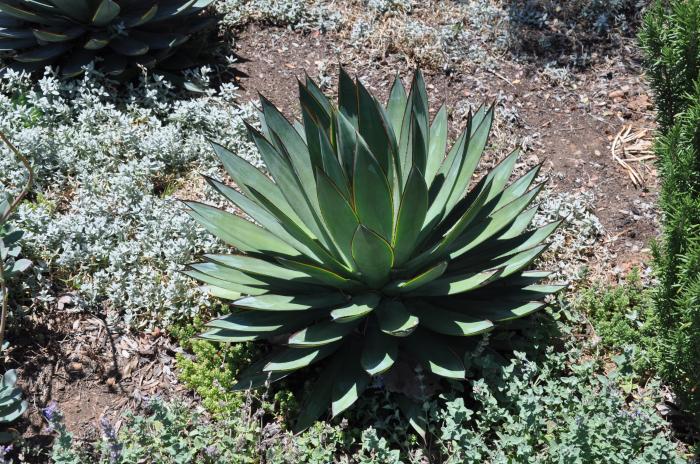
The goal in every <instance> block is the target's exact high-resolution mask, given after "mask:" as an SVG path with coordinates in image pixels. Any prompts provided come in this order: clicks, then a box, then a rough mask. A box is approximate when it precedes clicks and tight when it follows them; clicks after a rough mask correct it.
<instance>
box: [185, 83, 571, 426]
mask: <svg viewBox="0 0 700 464" xmlns="http://www.w3.org/2000/svg"><path fill="white" fill-rule="evenodd" d="M299 98H300V101H301V106H302V113H303V125H298V126H297V127H295V126H293V125H292V124H291V123H290V122H289V121H287V120H286V119H285V118H284V116H283V115H282V113H281V112H279V110H278V109H277V108H275V107H274V106H273V105H272V104H271V103H270V102H269V101H268V100H266V99H265V98H262V99H261V105H262V128H263V130H262V132H259V131H257V130H256V129H254V128H252V127H249V132H250V136H251V139H252V140H254V141H255V143H256V145H257V147H258V150H259V151H260V154H261V156H262V158H263V160H264V162H265V164H266V166H267V168H268V170H269V172H270V174H271V176H272V178H273V179H274V181H275V182H272V181H271V179H270V178H269V177H267V176H266V175H265V174H264V173H262V172H261V171H259V170H257V169H256V168H255V167H254V166H252V165H251V164H250V163H248V162H246V161H245V160H243V159H242V158H239V157H237V156H236V155H234V154H233V153H232V152H230V151H229V150H227V149H225V148H224V147H222V146H219V145H217V144H214V149H215V151H216V152H217V154H218V155H219V157H220V159H221V160H222V162H223V164H224V167H225V168H226V170H227V172H228V173H229V175H230V176H231V178H232V179H233V180H234V181H235V183H236V185H237V186H238V188H239V189H240V192H239V191H237V190H235V189H233V188H231V187H229V186H227V185H226V184H223V183H221V182H219V181H216V180H214V179H208V180H209V183H210V184H211V185H212V187H214V189H215V190H216V191H217V192H218V193H220V194H221V195H222V196H223V197H224V198H225V199H226V200H228V201H229V202H230V203H232V204H234V205H236V206H238V207H239V208H240V209H241V210H243V211H244V212H245V213H246V214H247V215H248V216H250V217H251V218H254V219H255V220H256V222H255V223H253V222H250V221H248V220H246V219H244V218H241V217H238V216H236V215H234V214H231V213H229V212H227V211H225V210H223V209H219V208H216V207H213V206H208V205H205V204H202V203H197V202H188V203H187V205H188V206H189V208H190V211H189V213H190V215H191V216H192V217H193V218H194V219H196V220H197V221H198V222H199V223H200V224H201V225H202V226H203V227H205V228H206V229H207V230H208V231H210V232H211V233H212V234H214V235H215V236H216V237H218V238H219V239H221V240H222V241H223V242H225V243H227V244H229V245H231V246H233V247H234V248H235V249H237V250H238V251H241V252H245V253H247V254H246V255H241V254H237V255H233V254H208V255H204V260H205V261H204V262H201V263H195V264H191V265H190V266H189V269H188V270H187V271H185V273H186V274H188V275H190V276H191V277H193V278H196V279H198V280H200V281H202V282H203V283H205V284H207V288H208V289H209V291H210V292H211V293H212V294H213V295H214V296H218V297H220V298H223V299H225V300H230V301H232V307H233V312H232V313H231V314H229V315H226V316H223V317H221V318H219V319H215V320H213V321H211V322H209V323H208V324H207V328H208V329H209V330H208V331H207V332H205V333H203V334H202V335H201V336H200V337H202V338H204V339H208V340H212V341H224V342H245V341H252V340H267V341H272V342H273V344H276V345H282V346H281V347H280V348H279V349H276V350H274V351H273V352H272V353H271V354H270V355H269V356H265V357H263V358H262V359H260V360H259V361H257V362H256V363H254V364H253V365H252V366H251V367H250V368H249V369H247V370H246V371H245V372H243V373H242V374H241V375H240V376H239V379H238V380H239V383H238V384H237V385H236V388H240V389H246V388H257V387H260V386H261V385H263V384H265V383H267V382H269V381H276V380H279V379H282V378H284V377H286V376H287V375H289V374H290V373H291V372H293V371H297V370H300V369H304V368H307V367H308V366H310V365H311V364H313V363H316V362H319V361H322V360H324V359H325V358H328V360H327V362H325V363H324V368H323V370H322V372H321V374H320V376H318V381H317V382H315V383H314V385H313V386H312V387H311V388H309V389H308V390H307V394H306V395H305V399H304V401H303V405H302V408H301V414H300V417H299V420H298V423H297V427H298V429H300V430H303V429H304V428H306V427H308V426H309V425H311V424H312V423H313V422H314V421H315V420H316V419H317V418H318V417H320V416H322V415H324V414H325V413H326V412H327V410H328V409H329V406H330V409H331V411H332V416H333V417H335V416H337V415H338V414H340V413H341V412H343V411H345V410H346V409H347V408H349V407H350V406H351V405H352V404H354V403H355V401H356V400H357V399H358V397H359V396H360V395H361V394H362V392H363V391H364V390H365V389H366V388H367V386H368V385H369V384H370V381H371V379H372V377H375V376H378V375H380V374H382V373H384V372H387V371H389V370H390V369H392V367H393V366H394V364H395V363H396V362H397V361H398V362H399V363H401V362H403V363H408V364H411V365H414V364H420V365H422V366H424V367H425V368H426V369H427V370H428V371H430V372H432V373H433V374H435V375H438V376H441V377H444V378H448V379H464V378H465V376H466V371H465V366H464V361H463V358H464V355H465V353H469V352H470V349H471V346H472V344H473V343H474V342H473V341H472V340H470V337H472V338H473V336H474V335H478V334H481V333H484V332H489V331H491V330H493V329H494V328H495V327H496V326H497V325H501V323H503V322H504V321H509V320H511V319H517V318H521V317H524V316H527V315H529V314H532V313H534V312H536V311H538V310H539V309H541V308H542V307H544V306H545V303H544V301H543V300H544V298H545V297H547V296H549V295H551V294H552V293H555V292H558V291H559V290H561V289H562V288H563V286H561V285H542V284H540V283H541V282H542V281H543V280H545V279H546V278H547V277H548V276H549V275H550V273H548V272H541V271H528V270H526V269H527V268H528V267H529V266H530V265H531V263H532V262H533V261H534V260H535V259H536V258H537V257H538V256H540V254H541V253H542V252H544V251H545V250H546V248H547V245H546V244H545V243H544V241H546V239H547V238H548V237H549V236H550V235H551V234H552V233H553V232H554V231H555V230H556V228H557V227H558V226H559V224H560V223H561V221H554V222H552V223H549V224H546V225H543V226H542V227H539V228H532V229H528V225H529V224H530V223H531V221H532V219H533V217H534V214H535V211H536V208H533V207H531V203H532V202H533V201H534V199H535V197H536V195H537V194H538V193H539V192H540V190H541V189H542V186H543V184H541V183H540V184H538V183H537V182H536V179H537V174H538V172H539V167H540V166H536V167H535V168H533V169H531V170H530V171H528V172H527V173H526V174H524V175H523V176H521V177H520V178H517V179H516V180H514V181H513V182H512V183H510V184H509V179H510V178H511V175H512V173H513V170H514V167H515V164H516V161H517V159H518V155H519V153H518V151H514V152H513V153H511V154H510V155H509V156H507V157H506V158H505V159H504V160H503V161H502V162H501V163H500V164H499V165H498V166H496V167H495V168H494V169H493V170H492V171H491V172H489V173H488V174H487V175H486V176H484V177H483V178H482V179H481V180H480V181H479V182H478V183H477V185H475V186H474V187H473V188H472V190H469V186H470V183H471V180H472V177H473V175H474V172H475V169H476V167H477V165H478V163H479V160H480V158H481V155H482V153H483V151H484V149H485V148H486V145H487V142H488V137H489V133H490V130H491V126H492V123H493V119H494V112H495V107H494V106H491V107H486V106H482V107H481V108H479V109H478V110H477V111H475V112H474V113H473V114H470V116H469V120H468V123H467V128H466V130H465V131H464V133H463V134H462V135H461V136H460V137H459V139H458V140H457V142H456V143H455V144H454V145H453V147H452V149H450V151H449V153H446V151H447V134H448V129H447V111H446V110H445V108H444V107H443V108H442V109H441V110H440V111H439V112H438V113H437V115H436V116H435V118H434V119H433V121H432V124H431V122H430V117H429V108H428V96H427V91H426V87H425V82H424V81H423V77H422V74H421V73H420V72H417V73H416V74H415V76H414V79H413V84H412V87H411V89H410V92H407V91H406V89H405V88H404V86H403V84H402V82H401V80H400V79H398V78H397V79H396V81H395V83H394V86H393V88H392V91H391V96H390V98H389V101H388V103H387V105H386V106H385V105H382V104H381V103H379V101H378V100H377V99H376V98H375V97H374V96H372V95H371V94H370V93H369V91H368V90H367V89H366V88H365V87H364V86H363V85H362V83H360V82H359V80H353V79H352V78H350V76H348V75H347V74H346V73H345V72H344V71H342V70H341V73H340V81H339V97H338V104H337V106H336V105H335V104H333V103H331V101H330V100H329V99H328V98H327V97H326V96H325V95H324V94H323V93H322V91H321V89H320V88H319V87H318V86H317V85H316V84H315V83H314V82H313V81H311V80H310V79H307V81H306V83H305V84H300V86H299Z"/></svg>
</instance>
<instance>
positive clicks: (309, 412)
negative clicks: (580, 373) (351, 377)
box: [294, 362, 342, 433]
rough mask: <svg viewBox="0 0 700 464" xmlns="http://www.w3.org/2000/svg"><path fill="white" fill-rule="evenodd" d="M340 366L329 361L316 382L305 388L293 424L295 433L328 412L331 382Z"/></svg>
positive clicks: (331, 389)
mask: <svg viewBox="0 0 700 464" xmlns="http://www.w3.org/2000/svg"><path fill="white" fill-rule="evenodd" d="M341 367H342V366H341V365H340V363H337V362H331V363H329V365H328V366H327V367H325V368H324V369H323V370H322V372H321V373H320V374H319V376H318V379H317V380H316V382H314V384H313V385H312V386H311V388H310V389H309V390H307V392H306V394H305V395H304V399H303V401H302V403H301V405H300V407H299V411H300V412H299V416H298V417H297V420H296V423H295V424H294V432H295V433H299V432H301V431H303V430H306V429H307V428H309V427H311V426H312V425H313V424H314V422H316V420H317V419H319V418H320V417H321V416H322V415H323V414H324V413H327V412H328V409H329V407H330V403H331V393H332V391H333V383H334V382H335V378H336V376H337V374H338V371H339V370H340V369H341Z"/></svg>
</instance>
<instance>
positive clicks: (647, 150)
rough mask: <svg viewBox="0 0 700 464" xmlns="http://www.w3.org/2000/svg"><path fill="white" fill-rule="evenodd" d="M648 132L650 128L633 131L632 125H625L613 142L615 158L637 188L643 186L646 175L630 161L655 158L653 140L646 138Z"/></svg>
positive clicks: (612, 150)
mask: <svg viewBox="0 0 700 464" xmlns="http://www.w3.org/2000/svg"><path fill="white" fill-rule="evenodd" d="M648 133H649V130H648V129H641V130H639V131H636V132H634V133H632V125H628V126H624V127H623V128H622V129H621V130H620V132H618V133H617V135H616V136H615V139H614V140H613V144H612V149H611V152H612V157H613V159H614V160H615V161H617V163H618V164H619V165H620V166H622V167H623V168H625V170H626V171H627V175H628V176H629V178H630V180H631V181H632V184H633V185H634V186H635V187H636V188H642V187H643V186H644V183H645V182H644V177H643V176H642V174H641V173H640V172H639V170H638V169H636V168H635V167H634V166H632V165H631V164H630V163H633V162H641V161H646V160H650V159H653V158H654V155H653V151H652V150H651V142H650V141H649V140H647V138H646V136H647V134H648ZM630 144H632V145H630ZM629 155H637V156H629ZM645 167H646V166H645ZM647 169H648V168H647Z"/></svg>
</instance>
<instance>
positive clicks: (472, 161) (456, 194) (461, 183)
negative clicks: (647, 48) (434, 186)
mask: <svg viewBox="0 0 700 464" xmlns="http://www.w3.org/2000/svg"><path fill="white" fill-rule="evenodd" d="M494 113H495V106H492V107H491V109H490V110H489V111H488V112H487V113H486V115H485V117H484V120H483V121H482V122H481V124H480V125H479V126H478V127H477V128H476V131H475V132H474V133H473V134H472V136H471V138H470V140H469V143H468V144H466V146H465V152H464V154H463V156H462V157H461V159H462V162H461V163H460V166H459V176H458V177H457V178H456V179H455V183H454V186H453V187H452V191H451V192H450V196H449V198H448V199H447V201H446V203H445V206H446V208H445V214H449V212H450V211H452V208H454V206H455V205H456V204H457V203H458V202H459V200H461V199H462V197H464V192H465V191H466V190H467V187H468V186H469V182H470V181H471V179H472V175H473V174H474V170H475V169H476V166H477V164H478V163H479V160H480V159H481V154H482V153H483V152H484V148H485V147H486V143H487V142H488V138H489V134H490V132H491V126H493V119H494ZM492 172H493V171H492ZM508 176H510V173H509V174H508ZM497 180H498V179H497V178H494V179H493V180H491V179H489V180H487V183H488V182H489V181H491V185H492V187H493V189H498V190H500V188H501V186H500V184H499V183H498V182H497ZM507 180H508V179H507V178H506V181H507ZM488 200H490V198H487V200H486V201H488Z"/></svg>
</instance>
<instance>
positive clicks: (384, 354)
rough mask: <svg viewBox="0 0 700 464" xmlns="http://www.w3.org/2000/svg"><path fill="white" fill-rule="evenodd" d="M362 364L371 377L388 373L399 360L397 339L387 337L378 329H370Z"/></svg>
mask: <svg viewBox="0 0 700 464" xmlns="http://www.w3.org/2000/svg"><path fill="white" fill-rule="evenodd" d="M365 336H366V338H367V339H366V341H365V346H364V347H363V349H362V355H361V357H360V362H361V364H362V368H363V369H364V370H365V371H366V372H367V373H368V374H369V375H378V374H381V373H383V372H386V371H387V370H389V369H390V368H391V366H393V365H394V362H396V359H398V354H399V345H398V341H397V340H398V339H397V338H396V337H391V336H389V335H385V334H384V333H383V332H381V331H380V330H379V328H378V327H372V328H368V330H367V332H366V334H365Z"/></svg>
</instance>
